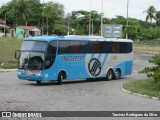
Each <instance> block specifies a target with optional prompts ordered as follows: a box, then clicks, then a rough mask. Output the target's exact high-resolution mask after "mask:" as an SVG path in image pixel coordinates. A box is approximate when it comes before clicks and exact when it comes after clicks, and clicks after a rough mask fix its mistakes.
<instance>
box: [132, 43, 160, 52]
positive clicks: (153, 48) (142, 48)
mask: <svg viewBox="0 0 160 120" xmlns="http://www.w3.org/2000/svg"><path fill="white" fill-rule="evenodd" d="M134 50H137V51H151V52H159V53H160V46H159V45H157V46H150V45H141V44H140V45H138V44H135V45H134Z"/></svg>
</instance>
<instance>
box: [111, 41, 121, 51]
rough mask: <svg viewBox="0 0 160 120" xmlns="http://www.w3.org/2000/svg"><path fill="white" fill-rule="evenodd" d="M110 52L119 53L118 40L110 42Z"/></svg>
mask: <svg viewBox="0 0 160 120" xmlns="http://www.w3.org/2000/svg"><path fill="white" fill-rule="evenodd" d="M112 53H120V43H119V42H113V43H112Z"/></svg>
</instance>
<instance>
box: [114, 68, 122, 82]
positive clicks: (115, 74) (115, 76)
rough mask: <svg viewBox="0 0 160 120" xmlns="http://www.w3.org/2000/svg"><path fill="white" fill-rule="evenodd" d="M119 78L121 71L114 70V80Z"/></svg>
mask: <svg viewBox="0 0 160 120" xmlns="http://www.w3.org/2000/svg"><path fill="white" fill-rule="evenodd" d="M120 77H121V70H120V69H116V71H115V72H114V79H115V80H117V79H119V78H120Z"/></svg>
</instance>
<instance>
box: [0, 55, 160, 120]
mask: <svg viewBox="0 0 160 120" xmlns="http://www.w3.org/2000/svg"><path fill="white" fill-rule="evenodd" d="M152 55H153V54H149V53H140V52H135V54H134V68H133V71H134V72H133V75H131V76H128V77H125V78H122V79H120V80H112V81H105V80H92V81H75V82H66V83H64V84H63V85H61V86H59V85H57V84H56V83H44V84H42V85H37V84H36V83H35V82H29V81H21V80H18V79H17V77H16V72H3V73H0V111H15V110H16V111H68V110H69V111H71V110H73V111H85V110H86V111H160V101H158V100H152V99H148V98H143V97H139V96H135V95H132V94H128V93H126V92H123V91H121V89H120V87H121V85H122V84H123V83H125V82H128V81H129V80H133V79H140V78H145V75H139V74H138V73H137V71H138V70H140V69H142V68H143V67H145V66H148V65H150V64H149V63H148V61H147V60H148V59H150V57H151V56H152ZM44 119H46V120H48V119H49V118H44ZM50 119H53V118H50ZM54 119H56V120H57V119H67V120H70V119H71V118H54ZM72 119H73V118H72ZM74 119H76V120H79V119H81V118H74ZM85 119H89V120H90V119H95V120H97V118H85ZM98 119H104V120H106V119H109V118H98ZM111 119H113V120H118V119H121V118H111ZM123 119H124V120H125V119H126V120H141V119H144V120H156V119H157V120H158V118H123Z"/></svg>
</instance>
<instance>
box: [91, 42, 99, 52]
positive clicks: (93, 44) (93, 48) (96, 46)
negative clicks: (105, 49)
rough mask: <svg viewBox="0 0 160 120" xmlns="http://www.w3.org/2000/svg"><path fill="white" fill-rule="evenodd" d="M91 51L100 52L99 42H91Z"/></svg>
mask: <svg viewBox="0 0 160 120" xmlns="http://www.w3.org/2000/svg"><path fill="white" fill-rule="evenodd" d="M91 53H100V42H91Z"/></svg>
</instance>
